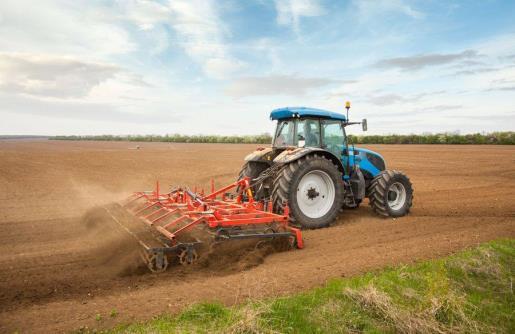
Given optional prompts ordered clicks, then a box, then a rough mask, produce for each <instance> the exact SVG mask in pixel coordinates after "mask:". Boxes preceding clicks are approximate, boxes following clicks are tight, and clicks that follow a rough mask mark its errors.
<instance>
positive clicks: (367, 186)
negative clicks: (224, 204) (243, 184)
mask: <svg viewBox="0 0 515 334" xmlns="http://www.w3.org/2000/svg"><path fill="white" fill-rule="evenodd" d="M346 108H347V116H345V115H343V114H339V113H335V112H331V111H326V110H321V109H314V108H306V107H288V108H279V109H275V110H273V111H272V113H271V114H270V118H271V119H272V120H277V127H276V130H275V134H274V137H273V142H272V147H268V148H259V149H258V150H256V151H254V152H253V153H251V154H249V155H248V156H246V157H245V163H244V165H243V167H242V169H241V171H240V174H239V178H242V177H249V178H250V179H251V183H250V184H251V188H252V190H253V192H254V197H255V198H256V199H258V200H264V201H265V202H266V203H270V204H271V205H273V208H272V209H273V211H274V212H277V213H282V212H283V208H284V205H285V204H287V205H288V207H289V212H290V219H291V221H292V223H293V224H296V225H299V226H301V227H303V228H310V229H312V228H320V227H325V226H328V225H329V224H331V223H332V222H333V221H334V220H335V219H336V218H337V216H338V214H339V213H340V211H341V209H345V208H357V207H358V206H359V205H360V203H361V201H362V200H363V199H364V198H365V197H368V199H369V203H370V205H371V207H372V209H373V211H374V212H375V213H377V214H379V215H381V216H384V217H400V216H404V215H406V214H407V213H408V212H409V210H410V207H411V205H412V200H413V188H412V184H411V182H410V180H409V178H408V177H407V176H406V175H405V174H403V173H402V172H399V171H395V170H387V169H386V165H385V161H384V159H383V157H382V156H381V155H380V154H379V153H376V152H373V151H371V150H367V149H364V148H357V147H354V145H352V144H350V143H349V142H348V140H347V139H348V138H347V135H346V132H345V129H346V127H347V126H349V125H352V124H361V125H362V127H363V130H364V131H366V129H367V122H366V119H364V120H363V121H362V122H349V120H348V111H349V108H350V103H348V102H347V105H346Z"/></svg>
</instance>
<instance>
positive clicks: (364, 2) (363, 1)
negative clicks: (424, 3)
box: [353, 0, 425, 20]
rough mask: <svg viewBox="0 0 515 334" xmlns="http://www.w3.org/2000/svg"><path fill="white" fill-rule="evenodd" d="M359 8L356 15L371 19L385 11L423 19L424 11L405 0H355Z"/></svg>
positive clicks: (355, 4) (354, 2)
mask: <svg viewBox="0 0 515 334" xmlns="http://www.w3.org/2000/svg"><path fill="white" fill-rule="evenodd" d="M353 4H354V6H355V7H356V8H357V13H356V16H358V17H359V18H360V19H363V20H369V19H371V18H375V17H378V16H382V15H384V14H385V13H389V12H395V13H401V14H403V15H406V16H409V17H411V18H413V19H421V18H423V17H424V16H425V15H424V13H422V12H420V11H418V10H416V9H414V8H413V7H411V6H410V5H408V4H406V2H405V1H403V0H354V1H353Z"/></svg>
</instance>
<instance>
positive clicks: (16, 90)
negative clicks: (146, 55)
mask: <svg viewBox="0 0 515 334" xmlns="http://www.w3.org/2000/svg"><path fill="white" fill-rule="evenodd" d="M120 71H121V69H120V68H119V67H118V66H114V65H110V64H101V63H93V62H85V61H81V60H78V59H75V58H71V57H59V56H51V55H40V54H19V53H0V91H3V92H9V93H13V94H27V95H35V96H44V97H55V98H77V97H84V96H86V95H88V94H89V92H90V91H91V89H92V88H93V87H95V86H97V85H98V84H100V83H101V82H103V81H106V80H107V79H109V78H112V77H114V75H115V74H117V73H118V72H120Z"/></svg>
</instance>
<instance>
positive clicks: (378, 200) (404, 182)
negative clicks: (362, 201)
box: [368, 170, 413, 217]
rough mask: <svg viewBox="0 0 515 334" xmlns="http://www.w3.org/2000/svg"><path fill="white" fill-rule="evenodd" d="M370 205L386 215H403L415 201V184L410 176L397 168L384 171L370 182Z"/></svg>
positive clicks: (382, 214) (376, 211) (375, 210)
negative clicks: (413, 184)
mask: <svg viewBox="0 0 515 334" xmlns="http://www.w3.org/2000/svg"><path fill="white" fill-rule="evenodd" d="M368 193H369V199H370V206H371V207H372V210H374V212H375V213H377V214H379V215H381V216H384V217H388V216H389V217H402V216H405V215H407V214H408V213H409V210H410V208H411V205H412V203H413V186H412V185H411V182H410V180H409V178H408V177H407V176H406V175H404V174H403V173H402V172H399V171H395V170H393V171H392V170H385V171H382V172H381V173H380V174H379V175H378V176H376V177H375V178H374V179H373V180H372V182H371V183H370V188H369V191H368Z"/></svg>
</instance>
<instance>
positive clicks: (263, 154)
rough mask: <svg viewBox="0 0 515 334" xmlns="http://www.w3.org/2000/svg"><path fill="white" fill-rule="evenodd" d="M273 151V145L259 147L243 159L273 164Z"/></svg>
mask: <svg viewBox="0 0 515 334" xmlns="http://www.w3.org/2000/svg"><path fill="white" fill-rule="evenodd" d="M273 151H274V149H273V148H272V147H267V148H258V149H257V150H255V151H254V152H252V153H250V154H248V155H247V156H246V157H245V158H244V159H243V160H244V161H258V162H266V163H268V164H269V165H271V164H272V161H273V159H272V158H273Z"/></svg>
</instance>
